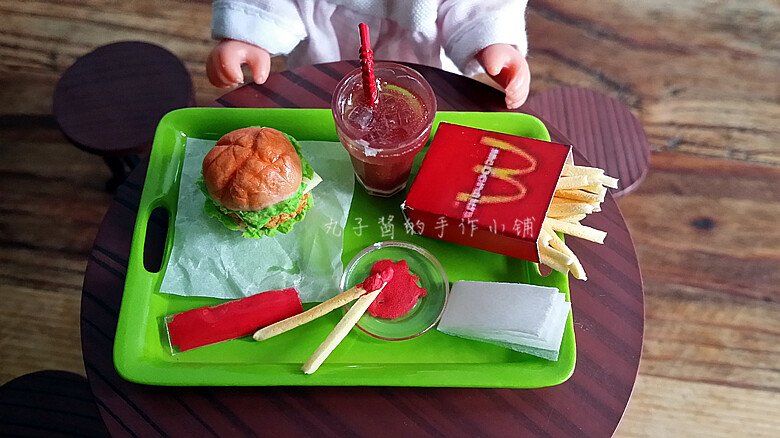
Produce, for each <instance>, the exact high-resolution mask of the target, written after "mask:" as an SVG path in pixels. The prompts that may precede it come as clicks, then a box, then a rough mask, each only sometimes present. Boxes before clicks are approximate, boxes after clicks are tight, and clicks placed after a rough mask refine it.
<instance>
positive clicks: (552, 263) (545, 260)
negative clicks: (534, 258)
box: [539, 246, 569, 274]
mask: <svg viewBox="0 0 780 438" xmlns="http://www.w3.org/2000/svg"><path fill="white" fill-rule="evenodd" d="M543 248H549V247H548V246H546V247H543ZM539 261H540V262H541V263H542V264H543V265H546V266H549V267H550V268H552V269H554V270H556V271H558V272H561V273H564V274H568V273H569V268H568V267H567V266H564V265H562V264H560V263H558V262H557V261H555V260H554V259H552V258H550V257H549V256H548V255H547V254H545V253H543V252H541V251H540V252H539Z"/></svg>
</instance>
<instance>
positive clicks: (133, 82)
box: [52, 41, 194, 191]
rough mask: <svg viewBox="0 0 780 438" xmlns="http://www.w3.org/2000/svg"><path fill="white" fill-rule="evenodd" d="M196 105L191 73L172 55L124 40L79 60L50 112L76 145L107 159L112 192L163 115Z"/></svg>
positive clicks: (63, 80) (59, 85)
mask: <svg viewBox="0 0 780 438" xmlns="http://www.w3.org/2000/svg"><path fill="white" fill-rule="evenodd" d="M193 104H194V92H193V86H192V80H191V78H190V75H189V72H188V71H187V69H186V68H185V67H184V64H183V63H182V62H181V61H180V60H179V59H178V58H177V57H176V56H175V55H174V54H173V53H171V52H169V51H168V50H166V49H164V48H162V47H160V46H157V45H154V44H150V43H145V42H140V41H125V42H118V43H113V44H108V45H105V46H102V47H99V48H97V49H95V50H93V51H92V52H90V53H88V54H86V55H84V56H82V57H81V58H79V59H78V60H76V62H75V63H74V64H73V65H72V66H70V67H69V68H68V69H67V70H66V71H65V73H63V75H62V77H61V78H60V80H59V82H58V83H57V87H56V89H55V91H54V102H53V109H52V111H53V114H54V118H55V120H57V123H58V124H59V126H60V128H61V129H62V132H63V133H64V134H65V136H66V137H67V138H68V139H69V140H70V141H71V142H72V143H73V144H75V145H76V146H77V147H79V148H81V149H83V150H85V151H87V152H90V153H93V154H96V155H99V156H101V157H103V159H104V160H105V161H106V163H107V164H108V165H109V168H111V172H112V175H113V176H112V178H111V179H110V180H109V181H108V183H107V187H108V189H109V190H111V191H113V189H115V188H116V187H117V186H118V185H119V184H121V183H122V181H124V179H125V176H126V174H127V171H128V169H127V167H133V166H134V164H135V163H136V162H137V155H139V154H144V153H147V152H148V151H149V150H150V148H151V146H152V140H153V139H154V132H155V129H156V127H157V124H158V122H159V121H160V119H161V118H162V116H163V115H165V114H166V113H167V112H169V111H172V110H175V109H178V108H184V107H187V106H192V105H193ZM106 139H110V141H107V140H106Z"/></svg>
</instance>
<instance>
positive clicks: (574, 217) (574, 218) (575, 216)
mask: <svg viewBox="0 0 780 438" xmlns="http://www.w3.org/2000/svg"><path fill="white" fill-rule="evenodd" d="M547 217H549V218H552V219H558V220H559V221H564V222H571V223H573V224H579V223H580V221H581V220H583V219H585V214H584V213H582V214H573V215H569V216H561V217H555V216H551V215H548V216H547Z"/></svg>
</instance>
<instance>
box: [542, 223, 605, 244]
mask: <svg viewBox="0 0 780 438" xmlns="http://www.w3.org/2000/svg"><path fill="white" fill-rule="evenodd" d="M544 223H545V224H549V225H550V228H552V229H553V230H554V231H560V232H561V233H563V234H568V235H570V236H574V237H579V238H581V239H585V240H589V241H591V242H596V243H604V238H605V237H607V233H605V232H604V231H601V230H597V229H595V228H591V227H587V226H585V225H581V224H575V223H571V222H566V221H561V220H558V219H553V218H549V217H548V218H546V219H545V220H544Z"/></svg>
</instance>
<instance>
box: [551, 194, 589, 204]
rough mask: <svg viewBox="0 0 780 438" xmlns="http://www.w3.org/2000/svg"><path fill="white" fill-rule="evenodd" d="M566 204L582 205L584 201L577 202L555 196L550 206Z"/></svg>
mask: <svg viewBox="0 0 780 438" xmlns="http://www.w3.org/2000/svg"><path fill="white" fill-rule="evenodd" d="M564 204H582V201H577V200H576V199H568V198H559V197H557V196H553V198H552V201H551V202H550V205H551V206H552V205H564Z"/></svg>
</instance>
